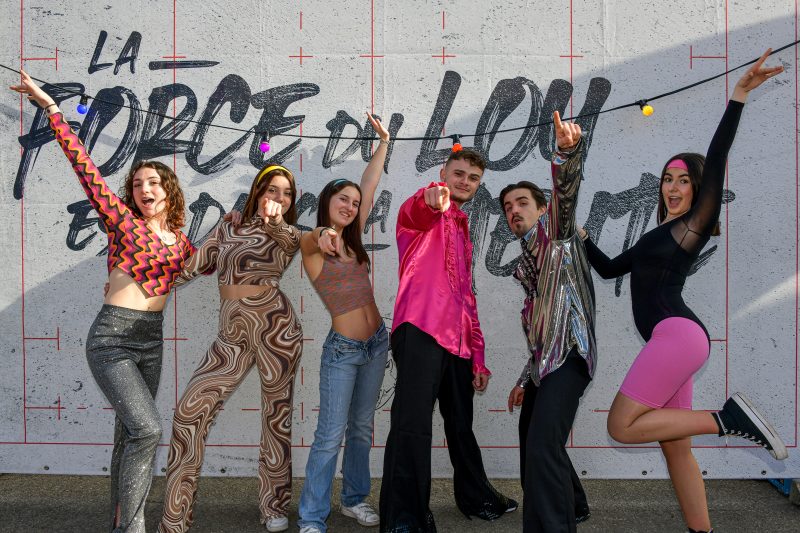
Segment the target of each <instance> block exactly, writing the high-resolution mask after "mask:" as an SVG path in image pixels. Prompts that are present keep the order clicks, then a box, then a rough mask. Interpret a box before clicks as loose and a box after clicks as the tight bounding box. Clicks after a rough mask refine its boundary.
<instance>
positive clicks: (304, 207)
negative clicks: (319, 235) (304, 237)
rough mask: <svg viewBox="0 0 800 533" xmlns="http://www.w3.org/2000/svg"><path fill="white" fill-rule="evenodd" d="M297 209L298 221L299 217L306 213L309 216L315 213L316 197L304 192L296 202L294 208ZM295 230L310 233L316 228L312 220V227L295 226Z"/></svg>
mask: <svg viewBox="0 0 800 533" xmlns="http://www.w3.org/2000/svg"><path fill="white" fill-rule="evenodd" d="M295 207H296V208H297V219H298V220H300V217H301V216H302V215H303V214H304V213H305V212H306V211H308V214H309V215H313V214H314V213H315V212H316V211H317V197H316V196H314V195H313V194H311V193H310V192H304V193H303V194H302V195H301V196H300V199H299V200H297V204H296V206H295ZM295 225H296V226H297V228H298V229H299V230H301V231H311V230H312V229H314V228H315V227H316V219H315V220H314V225H313V226H311V227H309V226H303V225H302V224H299V223H298V224H295Z"/></svg>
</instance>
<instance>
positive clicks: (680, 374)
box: [619, 317, 709, 409]
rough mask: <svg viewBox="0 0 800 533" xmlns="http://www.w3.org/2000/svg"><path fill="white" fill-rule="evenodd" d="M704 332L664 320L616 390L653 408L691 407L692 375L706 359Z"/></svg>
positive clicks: (677, 319) (686, 322)
mask: <svg viewBox="0 0 800 533" xmlns="http://www.w3.org/2000/svg"><path fill="white" fill-rule="evenodd" d="M708 354H709V344H708V337H706V333H705V331H703V328H701V327H700V325H698V324H697V323H696V322H694V321H692V320H689V319H688V318H682V317H670V318H665V319H664V320H662V321H661V322H659V323H658V324H656V327H655V328H654V329H653V335H652V336H651V337H650V340H649V341H648V342H647V344H645V345H644V348H642V351H641V352H639V355H638V356H636V360H635V361H634V362H633V365H631V368H630V370H628V375H627V376H625V380H624V381H623V382H622V386H621V387H620V388H619V391H620V392H621V393H622V394H624V395H625V396H627V397H628V398H630V399H631V400H634V401H636V402H639V403H641V404H644V405H647V406H649V407H653V408H656V409H658V408H662V407H670V408H673V409H691V408H692V376H693V375H694V373H695V372H697V371H698V370H700V368H701V367H702V366H703V365H704V364H705V362H706V360H708Z"/></svg>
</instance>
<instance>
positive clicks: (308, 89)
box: [250, 83, 319, 168]
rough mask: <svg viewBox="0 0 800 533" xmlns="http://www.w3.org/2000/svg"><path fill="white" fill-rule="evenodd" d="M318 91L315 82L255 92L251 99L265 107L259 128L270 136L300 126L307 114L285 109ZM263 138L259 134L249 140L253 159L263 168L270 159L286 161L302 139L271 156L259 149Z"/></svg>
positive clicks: (253, 103) (278, 162) (254, 163)
mask: <svg viewBox="0 0 800 533" xmlns="http://www.w3.org/2000/svg"><path fill="white" fill-rule="evenodd" d="M317 94H319V86H318V85H316V84H314V83H295V84H292V85H282V86H280V87H274V88H272V89H267V90H266V91H261V92H259V93H256V94H254V95H253V96H252V98H251V99H250V103H251V104H252V105H253V107H255V108H256V109H263V110H264V111H263V112H262V114H261V118H260V119H259V121H258V124H257V125H256V131H265V132H268V133H269V135H270V136H274V135H277V134H280V133H284V132H287V131H289V130H291V129H294V128H296V127H298V126H300V124H302V123H303V121H304V120H305V118H306V117H305V115H294V116H288V117H287V116H285V114H286V110H287V109H288V108H289V106H290V105H292V104H293V103H294V102H298V101H300V100H303V99H304V98H310V97H312V96H316V95H317ZM260 142H261V139H260V138H259V136H258V135H256V136H254V137H253V142H252V143H251V144H250V163H252V165H253V166H254V167H256V168H261V167H262V166H264V164H265V163H266V162H267V161H269V163H271V164H275V165H280V164H283V162H284V161H286V160H287V159H289V158H290V157H292V155H293V154H294V151H295V150H296V149H297V147H298V146H299V145H300V142H301V140H300V139H297V140H296V141H294V142H292V143H290V144H289V146H287V147H286V148H284V149H283V150H281V151H280V152H278V153H276V154H275V155H273V156H271V157H269V159H267V155H266V154H265V153H263V152H262V151H261V150H259V148H258V145H259V144H260ZM267 153H271V152H267Z"/></svg>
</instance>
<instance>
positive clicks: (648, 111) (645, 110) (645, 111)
mask: <svg viewBox="0 0 800 533" xmlns="http://www.w3.org/2000/svg"><path fill="white" fill-rule="evenodd" d="M652 114H653V106H651V105H650V104H647V105H643V106H642V115H644V116H646V117H649V116H650V115H652Z"/></svg>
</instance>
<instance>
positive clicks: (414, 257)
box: [380, 149, 517, 532]
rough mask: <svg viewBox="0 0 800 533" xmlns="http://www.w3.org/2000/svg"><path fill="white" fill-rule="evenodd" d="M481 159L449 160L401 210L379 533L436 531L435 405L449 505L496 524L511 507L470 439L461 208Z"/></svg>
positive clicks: (478, 360)
mask: <svg viewBox="0 0 800 533" xmlns="http://www.w3.org/2000/svg"><path fill="white" fill-rule="evenodd" d="M485 168H486V161H485V160H484V158H483V156H481V155H480V154H479V153H478V152H476V151H474V150H469V149H467V150H461V151H457V152H452V153H451V154H450V157H449V159H448V160H447V163H445V166H444V168H442V169H441V171H440V179H441V180H442V182H440V183H431V184H430V185H428V186H427V187H423V188H422V189H420V190H419V191H417V192H416V193H415V194H414V195H413V196H412V197H411V198H409V199H408V200H406V202H405V203H403V205H402V206H401V207H400V213H399V215H398V217H397V249H398V254H399V257H400V286H399V288H398V291H397V300H396V302H395V308H394V317H393V331H392V339H391V341H392V357H393V358H394V360H395V364H396V366H397V384H396V386H395V393H394V401H393V403H392V417H391V429H390V431H389V437H388V440H387V442H386V451H385V456H384V464H383V482H382V485H381V497H380V516H381V531H382V532H384V531H385V532H399V531H403V532H417V531H419V532H434V531H436V525H435V522H434V519H433V514H432V513H431V511H430V508H429V505H428V504H429V501H430V487H431V433H432V426H433V406H434V404H435V402H436V400H437V399H438V400H439V410H440V411H441V413H442V418H444V430H445V436H446V438H447V444H448V451H449V453H450V461H451V462H452V464H453V485H454V497H455V501H456V505H457V506H458V508H459V510H460V511H461V512H462V513H464V514H465V515H466V516H467V517H470V516H477V517H478V518H482V519H484V520H494V519H496V518H498V517H500V516H502V515H503V514H504V513H507V512H510V511H514V510H515V509H516V508H517V502H515V501H514V500H511V499H509V498H506V497H505V496H503V495H502V494H500V493H499V492H497V491H496V490H495V488H494V487H492V485H491V484H490V483H489V481H488V479H487V478H486V473H485V471H484V468H483V459H482V458H481V452H480V448H479V447H478V443H477V441H476V439H475V435H474V433H473V432H472V417H473V413H472V399H473V396H474V394H475V390H478V391H482V390H484V389H485V388H486V385H487V384H488V381H489V376H490V375H491V373H490V372H489V370H488V369H487V368H486V365H485V364H484V340H483V333H482V332H481V326H480V322H479V321H478V309H477V305H476V302H475V295H474V294H473V292H472V264H471V262H472V243H471V242H470V239H469V226H468V224H467V216H466V215H465V214H464V212H463V211H462V210H461V206H462V205H463V204H464V203H465V202H468V201H469V200H471V199H472V197H473V196H475V193H476V192H477V190H478V187H479V186H480V184H481V178H482V177H483V171H484V169H485Z"/></svg>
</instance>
